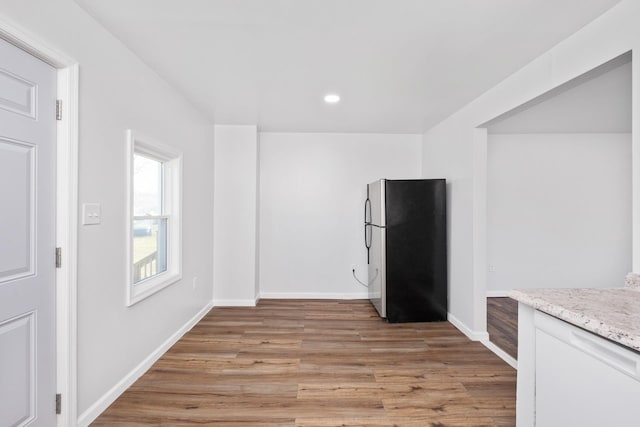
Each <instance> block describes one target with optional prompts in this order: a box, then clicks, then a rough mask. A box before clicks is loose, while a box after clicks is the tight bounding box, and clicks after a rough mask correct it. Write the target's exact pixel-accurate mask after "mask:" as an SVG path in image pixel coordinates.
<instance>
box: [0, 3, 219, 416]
mask: <svg viewBox="0 0 640 427" xmlns="http://www.w3.org/2000/svg"><path fill="white" fill-rule="evenodd" d="M0 15H1V16H0V19H2V20H5V21H7V22H10V23H11V24H12V25H15V26H18V27H20V28H22V29H23V30H24V31H25V32H27V33H30V34H32V35H33V36H34V37H35V38H37V39H39V40H41V41H42V43H44V44H47V45H49V46H51V47H52V48H53V49H55V50H58V51H60V52H62V53H64V54H65V55H66V56H69V57H72V58H74V59H75V60H77V61H78V63H79V65H80V95H79V96H80V116H79V200H80V202H98V203H100V204H101V205H102V223H101V224H100V225H97V226H80V229H79V242H78V245H79V246H78V252H79V267H78V312H77V315H78V334H77V339H78V355H77V357H78V413H79V414H80V418H81V421H82V423H85V424H86V423H87V422H89V421H90V420H91V419H92V417H93V416H95V415H97V413H98V412H99V411H100V409H101V407H103V406H104V405H105V404H108V403H109V402H110V399H112V398H114V397H115V395H114V392H117V390H118V387H119V385H118V383H119V382H120V381H125V382H126V380H127V379H131V377H130V374H131V373H132V372H134V370H135V368H136V367H137V366H138V365H139V364H140V363H141V362H143V361H144V360H145V358H147V357H149V356H150V355H153V354H154V351H155V350H157V349H158V348H160V347H161V346H162V344H163V343H166V342H167V340H169V339H170V338H171V336H172V335H173V334H174V333H176V332H177V331H179V330H180V329H181V328H182V327H183V326H184V325H185V324H187V323H188V322H189V321H190V319H192V318H194V316H196V315H197V314H198V313H199V312H200V311H201V310H202V309H203V308H204V307H206V306H207V304H208V303H209V302H210V301H211V299H212V274H213V273H212V268H211V259H212V257H213V243H212V235H213V221H212V218H213V195H212V192H211V191H210V188H211V185H212V182H213V172H212V168H211V163H212V162H211V159H212V144H210V139H211V131H210V129H208V127H207V121H206V120H205V118H204V117H203V116H201V115H200V114H199V113H198V112H197V111H195V110H194V109H193V108H192V107H191V106H190V105H189V104H187V102H185V100H184V98H182V97H181V96H179V95H178V94H177V92H176V91H174V90H173V89H172V88H171V87H170V86H168V85H167V84H166V83H165V82H164V81H163V80H161V79H160V78H159V77H158V76H157V75H156V73H155V72H153V71H152V70H150V69H149V68H148V67H147V66H146V65H145V64H143V63H142V62H141V61H140V60H139V59H138V58H137V57H136V56H134V55H133V54H132V53H131V52H130V51H129V50H128V49H127V48H125V47H124V46H123V45H122V44H121V43H120V42H119V41H118V40H117V39H115V38H114V37H113V36H111V35H110V34H109V33H107V32H106V31H105V30H103V28H102V27H101V26H99V25H98V24H97V23H96V22H95V21H94V20H93V19H92V18H91V17H90V16H88V15H87V14H86V13H85V12H84V11H83V10H82V9H80V7H79V6H78V5H77V4H76V3H74V2H73V1H72V0H57V1H50V0H30V1H28V2H25V1H21V0H3V1H1V3H0ZM129 128H131V129H135V130H138V131H140V132H143V133H144V134H147V135H149V136H152V137H154V138H155V139H158V140H159V141H162V142H164V143H166V144H169V145H171V146H173V147H176V148H177V149H179V150H182V152H183V154H184V178H183V185H184V192H183V247H184V252H183V272H182V273H183V280H182V281H180V282H178V283H176V284H174V285H172V286H169V287H168V288H165V289H163V290H162V291H160V292H159V293H157V294H155V295H153V296H151V297H149V298H148V299H145V300H144V301H142V302H140V303H138V304H135V305H134V306H131V307H127V306H126V304H125V286H126V282H127V277H126V271H125V266H126V263H127V260H126V259H125V256H124V254H125V250H124V249H125V247H126V245H127V242H128V236H127V231H126V228H125V224H126V223H125V218H126V215H127V212H126V200H125V199H126V194H127V191H126V188H125V185H126V184H125V159H126V155H125V130H126V129H129ZM195 277H197V278H198V285H197V286H195V287H194V286H193V278H195ZM120 385H121V384H120ZM112 388H113V389H112Z"/></svg>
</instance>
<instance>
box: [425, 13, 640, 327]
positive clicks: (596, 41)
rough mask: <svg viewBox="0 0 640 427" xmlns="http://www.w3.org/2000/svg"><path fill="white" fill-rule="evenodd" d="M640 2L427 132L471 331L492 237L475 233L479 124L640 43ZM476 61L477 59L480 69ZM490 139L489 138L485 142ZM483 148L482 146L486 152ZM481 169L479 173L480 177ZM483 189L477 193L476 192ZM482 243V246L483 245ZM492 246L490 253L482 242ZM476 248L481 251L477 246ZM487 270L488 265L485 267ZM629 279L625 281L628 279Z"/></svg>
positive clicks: (429, 163) (639, 261)
mask: <svg viewBox="0 0 640 427" xmlns="http://www.w3.org/2000/svg"><path fill="white" fill-rule="evenodd" d="M638 16H640V3H639V2H635V1H630V0H623V1H622V2H621V3H620V4H618V5H617V6H615V7H614V8H613V9H611V10H610V11H608V12H607V13H605V14H603V15H602V16H601V17H599V18H598V19H596V20H595V21H594V22H593V23H591V24H589V25H587V26H585V27H584V28H583V29H581V30H580V31H579V32H577V33H576V34H574V35H573V36H571V37H569V38H568V39H566V40H565V41H563V42H562V43H560V44H558V45H557V46H555V47H554V48H553V49H551V50H550V51H548V52H547V53H545V54H543V55H542V56H541V57H539V58H538V59H536V60H534V61H533V62H531V63H530V64H529V65H527V66H525V67H524V68H522V69H521V70H520V71H518V72H517V73H515V74H513V75H512V76H510V77H509V78H508V79H506V80H505V81H503V82H502V83H500V84H499V85H497V86H496V87H494V88H493V89H491V90H489V91H487V92H485V93H484V94H483V95H482V96H480V97H479V98H477V99H476V100H474V101H473V102H471V103H470V104H468V105H467V106H465V107H464V108H462V109H461V110H460V111H458V112H456V113H455V114H453V115H451V116H450V117H449V118H447V119H446V120H444V121H443V122H441V123H440V124H438V125H437V126H435V127H434V128H432V129H430V130H429V131H428V132H426V133H425V134H424V136H423V157H422V159H423V176H425V177H432V176H434V175H439V176H442V177H444V178H447V179H448V181H449V187H448V188H449V196H450V197H449V201H448V202H449V204H450V206H449V212H450V216H449V219H448V220H449V225H450V235H449V258H450V270H449V273H450V276H449V287H450V295H449V298H450V299H449V311H450V313H451V315H452V316H453V317H455V318H456V319H457V321H458V323H459V324H461V325H462V326H463V327H464V328H466V330H467V331H470V332H471V333H474V334H475V333H477V334H484V333H485V332H484V331H486V305H485V301H484V296H485V294H486V284H485V282H484V280H485V279H486V277H483V274H484V275H486V269H485V268H486V266H484V267H482V266H481V265H479V264H482V262H483V256H486V242H484V243H483V242H477V241H474V234H476V235H478V234H480V235H481V234H482V233H480V232H479V230H481V229H482V228H485V229H486V222H485V221H486V211H484V212H483V206H482V201H483V200H485V201H486V199H485V198H484V197H486V194H484V195H483V194H482V192H483V189H484V185H483V183H482V182H481V180H479V179H478V178H479V177H480V176H481V175H482V174H479V173H477V172H479V171H481V169H482V167H483V165H482V156H475V154H477V153H475V152H474V151H475V146H474V143H477V142H478V140H477V139H475V140H474V138H475V137H477V136H478V131H476V130H475V129H476V128H477V127H478V126H480V125H482V124H483V123H486V122H488V121H489V120H491V119H493V118H495V117H498V116H500V115H501V114H503V113H505V112H507V111H510V110H511V109H513V108H515V107H517V106H519V105H521V104H523V103H525V102H527V101H529V100H531V99H533V98H535V97H537V96H539V95H541V94H543V93H545V92H547V91H549V90H551V89H552V88H554V87H557V86H559V85H561V84H563V83H565V82H567V81H569V80H571V79H573V78H575V77H576V76H579V75H581V74H583V73H585V72H587V71H589V70H591V69H593V68H595V67H597V66H599V65H600V64H603V63H605V62H607V61H609V60H611V59H613V58H615V57H617V56H619V55H621V54H623V53H625V52H627V51H629V50H631V49H634V48H636V49H637V48H638V47H640V27H639V26H638V25H637V17H638ZM637 58H638V55H634V57H633V75H632V78H633V94H632V98H633V105H636V106H637V105H639V104H638V101H639V100H640V98H639V94H640V91H639V89H638V87H639V86H638V83H640V81H639V80H638V76H639V75H640V72H639V71H638V70H639V67H638V63H637V61H638V59H637ZM472 66H473V64H470V67H472ZM639 125H640V116H639V115H637V114H634V115H633V124H632V129H633V137H632V146H633V153H632V168H633V177H632V181H633V184H632V185H633V189H634V190H633V206H634V208H633V214H632V215H633V225H634V230H633V240H632V241H633V251H634V256H633V265H634V270H637V269H639V268H640V251H638V249H640V205H639V203H640V197H638V188H640V187H637V185H638V183H639V179H640V174H638V171H640V153H639V151H638V146H639V145H640V134H639V133H638V129H640V128H638V126H639ZM485 143H486V139H485ZM480 151H481V150H480ZM476 174H477V175H476ZM474 191H475V195H474ZM479 243H481V244H479ZM483 245H485V246H484V253H483V250H482V246H483ZM474 246H475V247H476V249H477V250H476V251H474ZM481 267H482V268H481ZM622 283H623V278H622V277H621V278H620V284H622Z"/></svg>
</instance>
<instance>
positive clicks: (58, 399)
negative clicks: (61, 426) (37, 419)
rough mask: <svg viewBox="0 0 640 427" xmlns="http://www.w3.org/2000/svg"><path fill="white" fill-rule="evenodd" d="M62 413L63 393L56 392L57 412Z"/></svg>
mask: <svg viewBox="0 0 640 427" xmlns="http://www.w3.org/2000/svg"><path fill="white" fill-rule="evenodd" d="M61 413H62V395H61V394H60V393H58V394H56V414H57V415H60V414H61Z"/></svg>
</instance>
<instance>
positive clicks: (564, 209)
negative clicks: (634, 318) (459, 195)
mask: <svg viewBox="0 0 640 427" xmlns="http://www.w3.org/2000/svg"><path fill="white" fill-rule="evenodd" d="M487 176H488V177H487V188H488V190H487V202H488V204H487V206H488V209H487V234H488V237H487V243H488V245H487V253H488V264H489V273H488V279H487V294H488V295H492V294H496V293H497V294H502V295H504V294H506V292H507V291H508V290H510V289H526V288H585V287H587V288H591V287H594V288H598V287H619V286H620V278H621V277H623V276H624V275H625V274H626V273H628V272H629V271H630V270H631V135H630V134H601V133H595V134H526V135H523V134H519V135H489V140H488V161H487Z"/></svg>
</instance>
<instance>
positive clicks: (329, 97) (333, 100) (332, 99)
mask: <svg viewBox="0 0 640 427" xmlns="http://www.w3.org/2000/svg"><path fill="white" fill-rule="evenodd" d="M324 102H326V103H327V104H337V103H338V102H340V95H338V94H336V93H328V94H326V95H325V96H324Z"/></svg>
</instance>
